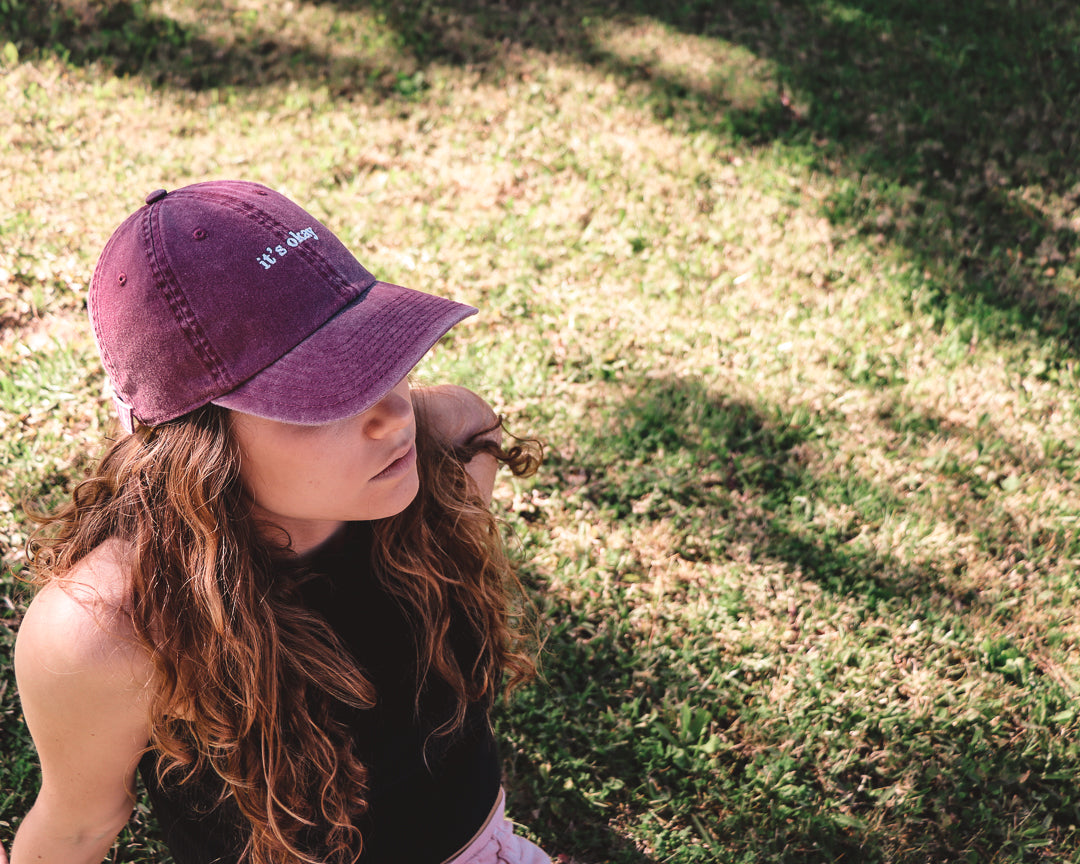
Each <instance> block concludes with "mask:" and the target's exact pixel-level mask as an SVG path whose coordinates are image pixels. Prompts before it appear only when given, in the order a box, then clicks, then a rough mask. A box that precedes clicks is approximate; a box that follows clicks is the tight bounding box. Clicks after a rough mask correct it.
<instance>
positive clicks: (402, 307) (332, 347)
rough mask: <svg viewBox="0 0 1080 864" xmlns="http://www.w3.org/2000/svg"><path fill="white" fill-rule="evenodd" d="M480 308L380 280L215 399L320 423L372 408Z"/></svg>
mask: <svg viewBox="0 0 1080 864" xmlns="http://www.w3.org/2000/svg"><path fill="white" fill-rule="evenodd" d="M476 311H477V310H476V309H474V308H473V307H472V306H466V305H465V304H464V303H458V302H456V301H454V300H448V299H446V298H444V297H435V296H433V295H431V294H424V293H422V292H420V291H413V290H412V289H410V288H403V287H401V286H400V285H391V284H389V283H387V282H376V283H374V284H373V285H372V286H371V288H370V289H369V290H368V291H366V292H365V293H364V295H363V296H362V297H361V298H359V299H358V300H356V301H355V302H353V303H351V304H350V305H348V306H346V307H345V308H344V309H343V310H342V311H341V312H339V313H338V314H337V315H335V316H334V317H333V318H331V319H330V320H329V321H327V322H326V324H324V325H323V326H322V327H320V328H319V329H318V330H316V331H315V332H314V333H313V334H312V335H311V336H309V337H308V338H307V339H305V340H304V341H303V342H301V343H300V344H299V345H297V346H296V347H295V348H293V349H292V350H291V351H289V352H288V353H287V354H285V355H284V356H283V357H281V358H279V359H278V360H276V361H275V362H273V363H271V364H270V365H269V366H267V367H266V368H265V369H263V370H262V371H261V372H258V373H257V374H255V375H254V376H252V377H251V378H249V379H248V380H247V381H245V382H244V383H243V384H241V385H240V386H239V387H237V388H235V389H234V390H231V391H229V392H228V393H226V394H225V395H223V396H220V397H218V398H216V399H214V400H212V401H213V402H214V404H215V405H221V406H222V407H225V408H230V409H232V410H234V411H242V412H244V413H245V414H254V415H256V416H258V417H266V418H268V419H271V420H280V421H282V422H285V423H298V424H304V425H317V424H320V423H330V422H333V421H334V420H341V419H343V418H345V417H351V416H353V415H355V414H359V413H361V412H362V411H366V410H367V409H368V408H370V407H371V406H372V405H374V404H375V403H376V402H378V401H379V400H380V399H381V398H382V397H383V396H385V395H386V394H387V393H388V392H389V391H390V390H391V389H392V388H393V387H394V385H395V384H397V383H398V382H399V381H401V379H402V378H404V377H405V376H406V375H408V374H409V371H410V370H411V369H412V368H413V367H414V366H415V365H416V364H417V363H419V362H420V359H421V358H422V357H423V356H424V355H425V354H426V353H427V352H428V351H429V350H431V347H432V346H433V345H434V344H435V343H436V342H438V341H439V339H441V338H442V337H443V335H444V334H446V332H447V331H448V330H450V328H451V327H453V326H454V325H455V324H457V323H458V322H459V321H461V320H462V319H464V318H467V317H469V316H470V315H475V314H476Z"/></svg>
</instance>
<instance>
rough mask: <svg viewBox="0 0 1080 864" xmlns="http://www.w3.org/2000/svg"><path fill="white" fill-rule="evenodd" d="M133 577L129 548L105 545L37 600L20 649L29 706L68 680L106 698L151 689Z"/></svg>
mask: <svg viewBox="0 0 1080 864" xmlns="http://www.w3.org/2000/svg"><path fill="white" fill-rule="evenodd" d="M128 572H129V571H128V568H127V548H126V546H125V545H124V544H123V543H121V542H120V541H108V542H106V543H104V544H102V545H101V546H99V547H98V548H97V549H95V550H94V551H93V552H91V553H90V554H89V555H87V556H86V558H84V559H83V560H82V561H80V562H79V563H78V564H77V565H76V566H75V567H74V568H72V570H71V572H70V573H68V574H66V575H65V577H64V578H63V579H58V580H56V581H54V582H50V583H49V584H48V585H46V586H45V587H43V588H42V589H41V590H40V591H39V592H38V593H37V595H36V596H35V597H34V599H33V600H32V601H31V603H30V606H29V608H28V609H27V611H26V615H25V616H24V618H23V620H22V623H21V625H20V627H19V633H18V637H17V639H16V642H15V669H16V675H17V676H18V680H19V688H20V691H21V692H22V693H23V695H24V699H25V697H26V695H27V694H28V693H32V692H34V691H36V690H38V689H39V688H44V689H45V690H46V691H51V690H52V689H53V687H54V686H56V685H57V683H58V682H59V681H61V680H63V679H66V680H67V681H68V682H69V683H71V684H74V683H75V682H76V681H86V682H88V683H90V684H91V685H92V686H96V687H101V686H103V685H104V686H106V687H107V689H109V690H113V689H114V688H121V689H125V690H126V689H129V688H142V687H145V686H146V685H147V684H149V683H150V679H151V668H152V667H151V664H150V660H149V657H148V656H147V655H146V652H145V650H144V649H143V648H142V647H141V646H140V645H139V643H138V642H137V640H136V639H135V637H134V629H133V627H132V624H131V619H130V616H129V614H128V609H129V603H128V585H129V580H128Z"/></svg>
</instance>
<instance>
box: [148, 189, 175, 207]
mask: <svg viewBox="0 0 1080 864" xmlns="http://www.w3.org/2000/svg"><path fill="white" fill-rule="evenodd" d="M168 194H169V193H168V192H166V191H165V190H164V189H155V190H154V191H153V192H151V193H150V194H149V195H147V196H146V203H147V204H153V203H154V202H155V201H160V200H161V199H162V198H164V197H165V196H166V195H168Z"/></svg>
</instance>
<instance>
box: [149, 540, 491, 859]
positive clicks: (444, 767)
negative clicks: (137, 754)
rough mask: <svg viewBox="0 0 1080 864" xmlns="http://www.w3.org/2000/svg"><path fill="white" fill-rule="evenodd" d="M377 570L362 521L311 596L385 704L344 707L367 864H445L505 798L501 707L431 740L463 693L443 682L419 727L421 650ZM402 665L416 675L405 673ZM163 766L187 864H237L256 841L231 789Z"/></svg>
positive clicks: (473, 712)
mask: <svg viewBox="0 0 1080 864" xmlns="http://www.w3.org/2000/svg"><path fill="white" fill-rule="evenodd" d="M370 562H371V530H370V526H368V525H367V524H366V523H355V524H353V525H350V526H348V530H347V533H346V540H345V542H344V543H342V544H338V545H337V548H333V549H328V550H323V551H321V552H320V553H318V554H317V556H316V557H315V558H314V560H313V561H312V562H311V565H310V566H311V569H312V571H313V572H315V573H316V574H318V575H317V576H316V578H314V579H312V580H311V581H309V582H307V583H305V584H304V586H303V588H302V589H301V590H302V595H303V599H304V602H305V603H306V604H307V605H308V606H309V607H310V608H312V609H314V610H316V611H318V612H319V613H321V614H322V615H324V616H325V617H326V619H327V621H328V622H329V624H330V626H331V627H332V628H333V629H334V631H335V632H336V633H337V634H338V636H339V637H340V638H341V640H342V641H343V642H344V644H345V645H346V646H347V647H348V649H349V650H350V651H351V652H352V653H353V655H354V657H355V658H356V660H357V662H358V663H359V665H360V667H361V668H362V669H363V670H364V672H365V674H366V675H367V677H368V678H369V679H370V680H371V681H372V683H373V684H374V685H375V689H376V693H377V694H378V701H377V704H376V706H375V707H374V708H371V709H364V710H360V709H355V708H351V707H349V706H346V705H344V704H341V705H340V710H341V712H343V715H342V716H347V717H348V718H349V721H350V725H351V726H352V729H353V731H354V735H355V740H356V742H357V748H358V753H359V754H360V757H361V759H362V761H363V762H364V764H365V765H366V766H367V767H368V772H369V780H368V786H369V789H368V792H367V801H368V805H369V807H368V811H367V813H366V814H365V816H364V819H363V821H362V822H361V823H360V824H359V825H358V826H357V827H359V828H360V831H361V833H362V835H363V838H364V839H363V854H362V855H361V857H360V861H361V862H363V864H382V862H395V864H400V862H410V864H428V862H430V864H439V862H442V861H445V860H446V859H447V858H449V857H450V856H451V855H453V854H454V853H455V852H457V851H458V850H459V849H460V848H461V847H462V846H464V845H465V844H466V843H467V842H468V841H469V840H470V839H471V838H472V837H473V835H474V834H475V833H476V832H477V831H478V830H479V829H480V828H481V827H482V825H483V823H484V820H485V819H486V818H487V816H488V814H489V812H490V811H491V808H492V807H493V806H494V804H495V801H496V798H497V797H498V793H499V785H500V780H501V777H500V769H499V760H498V755H497V753H496V749H495V740H494V736H493V734H492V731H491V726H490V724H489V720H488V714H489V710H488V709H489V707H490V706H489V705H488V704H479V703H474V704H472V705H470V706H469V708H468V711H467V714H466V719H465V724H464V727H463V728H462V729H461V730H459V731H458V732H457V733H455V734H454V735H453V736H450V737H445V736H443V737H440V736H435V735H432V734H431V733H432V732H433V731H434V730H435V729H437V728H438V726H439V725H440V724H441V723H442V722H443V721H445V720H446V719H447V718H448V716H449V713H450V711H451V710H452V706H453V704H454V702H453V695H452V692H451V690H450V688H449V687H448V686H447V685H446V684H445V683H444V682H442V681H441V680H432V681H430V682H429V683H428V684H427V685H425V688H424V690H423V692H422V693H421V703H420V705H421V710H420V712H419V718H418V716H417V712H416V708H415V706H416V673H415V657H416V646H415V643H414V641H413V637H412V634H411V631H410V628H409V625H408V622H407V620H406V618H405V615H404V613H403V612H402V610H401V609H400V607H399V606H398V604H397V602H396V601H395V600H394V599H393V598H392V597H390V596H389V595H387V593H386V592H385V591H383V590H382V589H381V588H380V586H379V585H378V582H377V580H376V579H375V578H374V576H373V574H372V572H371V564H370ZM451 639H452V640H453V644H454V647H455V650H456V651H457V652H458V654H459V659H464V660H468V656H467V655H468V653H469V650H470V649H469V641H470V640H469V639H468V638H467V637H466V636H464V635H463V634H462V633H458V634H456V635H455V634H454V633H453V631H452V632H451ZM473 650H475V649H473ZM463 654H464V655H465V656H462V655H463ZM462 665H463V666H465V667H466V668H467V665H466V664H465V663H462ZM403 666H404V667H405V668H407V669H409V670H411V674H403ZM431 677H432V678H433V679H434V677H435V676H431ZM156 756H157V754H156V753H154V752H151V753H147V754H146V756H144V757H143V760H142V762H141V763H140V765H139V770H140V773H141V775H142V778H143V782H144V784H145V785H146V788H147V792H148V793H149V797H150V801H151V804H152V806H153V809H154V814H155V816H156V817H157V820H158V823H159V824H160V826H161V829H162V832H163V834H164V840H165V843H166V844H167V845H168V847H169V851H170V852H171V853H172V856H173V858H174V859H175V861H176V864H212V862H220V864H232V862H235V861H236V860H237V858H238V857H239V853H240V850H242V849H243V846H244V843H245V839H246V836H247V833H248V832H247V831H246V830H245V824H244V819H243V817H242V816H241V815H240V813H239V811H238V810H237V809H236V806H235V804H234V802H233V801H232V800H231V799H230V800H227V801H226V802H225V803H224V804H222V805H220V806H218V807H216V808H215V807H214V802H215V801H217V797H218V793H219V792H220V789H221V785H220V781H219V780H218V779H217V777H216V775H214V774H213V772H207V774H206V775H204V776H200V777H198V778H195V779H194V780H193V781H192V782H189V783H186V784H183V785H179V784H176V785H169V786H168V787H166V788H162V787H161V786H160V785H159V784H158V783H157V779H156V776H155V770H154V768H155V765H156ZM312 851H313V852H315V853H316V854H317V853H318V851H319V850H317V849H316V850H312Z"/></svg>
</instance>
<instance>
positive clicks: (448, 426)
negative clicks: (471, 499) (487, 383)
mask: <svg viewBox="0 0 1080 864" xmlns="http://www.w3.org/2000/svg"><path fill="white" fill-rule="evenodd" d="M412 394H413V406H414V408H415V410H416V413H417V415H418V417H419V420H420V422H423V423H426V424H428V427H429V428H430V429H431V430H432V431H433V432H435V433H436V434H437V435H438V436H439V437H440V438H442V439H443V440H444V441H447V442H449V443H450V444H452V445H454V446H461V445H464V444H467V443H469V442H470V441H474V440H477V435H480V434H481V433H484V434H483V435H481V437H480V438H479V439H478V440H488V441H492V442H493V443H495V444H496V445H498V444H500V443H502V427H501V426H500V425H499V418H498V416H497V415H496V414H495V412H494V411H493V410H492V408H491V406H490V405H488V403H487V402H485V401H484V400H483V399H482V398H481V397H480V396H477V395H476V394H475V393H473V392H472V390H469V389H467V388H465V387H459V386H457V385H454V384H439V385H436V386H434V387H417V388H415V389H414V390H413V391H412ZM498 468H499V463H498V462H497V461H496V459H495V457H494V456H492V455H491V454H490V453H484V452H480V453H477V454H476V455H475V456H474V457H473V458H472V459H471V460H470V461H469V463H468V464H467V465H466V466H465V470H466V471H467V472H468V474H469V476H470V477H471V478H472V480H473V483H475V484H476V490H477V492H479V494H480V497H481V499H482V500H483V501H484V503H485V504H490V503H491V494H492V492H493V490H494V489H495V473H496V472H497V470H498Z"/></svg>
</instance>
